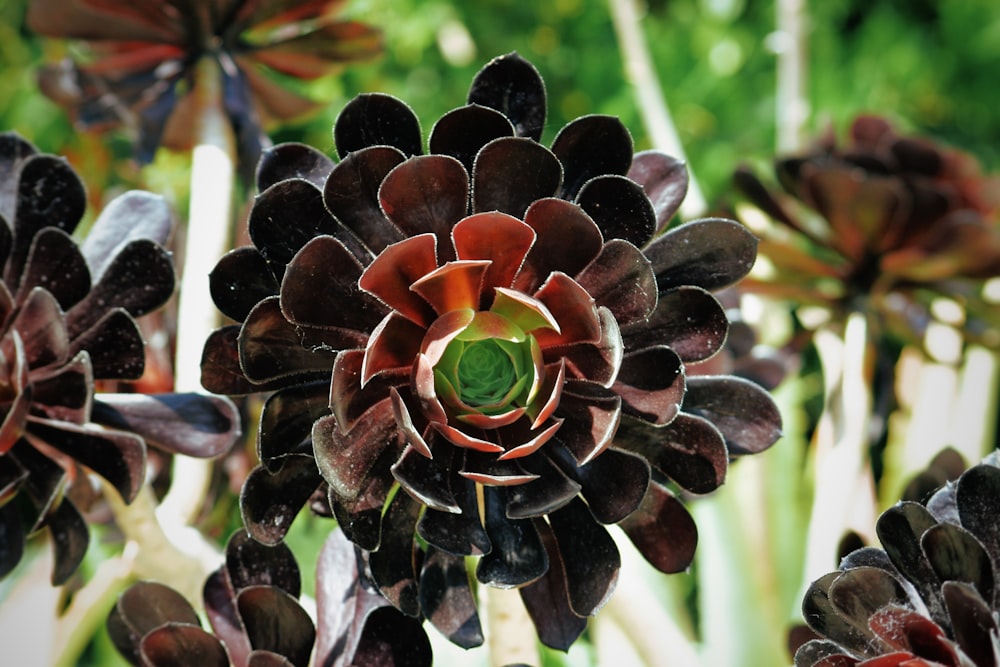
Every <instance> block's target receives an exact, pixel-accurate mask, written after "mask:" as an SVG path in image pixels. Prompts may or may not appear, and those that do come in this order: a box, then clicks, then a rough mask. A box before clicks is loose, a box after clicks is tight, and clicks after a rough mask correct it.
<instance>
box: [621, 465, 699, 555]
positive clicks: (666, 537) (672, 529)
mask: <svg viewBox="0 0 1000 667" xmlns="http://www.w3.org/2000/svg"><path fill="white" fill-rule="evenodd" d="M618 525H620V526H621V527H622V529H623V530H624V531H625V534H626V535H628V537H629V539H630V540H632V543H633V544H634V545H635V546H636V548H637V549H638V550H639V553H641V554H642V555H643V557H644V558H645V559H646V560H647V561H649V563H650V565H652V566H653V567H655V568H656V569H658V570H659V571H661V572H666V573H667V574H672V573H674V572H683V571H684V570H686V569H687V568H688V566H689V565H691V561H692V560H694V552H695V547H696V546H697V545H698V528H697V526H695V523H694V519H692V518H691V515H690V514H688V511H687V509H685V508H684V505H682V504H681V502H680V501H679V500H677V498H676V497H674V495H673V494H672V493H670V491H668V490H667V489H665V488H664V487H662V486H660V485H659V484H656V483H655V482H651V483H650V485H649V488H648V489H647V491H646V495H645V497H644V498H643V500H642V504H641V505H640V506H639V509H637V510H636V511H635V512H633V513H632V514H631V515H629V516H628V517H626V518H625V519H623V520H622V521H621V522H619V524H618Z"/></svg>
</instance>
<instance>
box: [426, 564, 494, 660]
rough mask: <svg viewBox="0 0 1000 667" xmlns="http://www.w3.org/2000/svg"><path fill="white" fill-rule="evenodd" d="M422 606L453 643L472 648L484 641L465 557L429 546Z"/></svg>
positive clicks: (435, 624)
mask: <svg viewBox="0 0 1000 667" xmlns="http://www.w3.org/2000/svg"><path fill="white" fill-rule="evenodd" d="M420 609H421V611H422V612H423V614H424V615H425V616H426V617H427V620H428V621H430V622H431V625H433V626H434V627H435V628H437V629H438V630H439V631H440V632H441V633H442V634H443V635H444V636H445V637H447V638H448V639H449V640H451V642H452V643H453V644H456V645H458V646H461V647H462V648H465V649H469V648H473V647H476V646H479V645H481V644H482V643H483V629H482V626H481V625H480V623H479V614H478V613H476V601H475V598H474V597H473V595H472V590H471V588H470V587H469V574H468V572H467V571H466V569H465V560H464V559H463V558H462V557H460V556H453V555H451V554H448V553H445V552H444V551H440V550H438V549H435V548H433V547H431V548H429V549H428V551H427V557H426V558H425V559H424V564H423V567H422V569H421V571H420Z"/></svg>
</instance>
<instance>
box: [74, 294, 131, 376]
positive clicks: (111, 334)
mask: <svg viewBox="0 0 1000 667" xmlns="http://www.w3.org/2000/svg"><path fill="white" fill-rule="evenodd" d="M84 350H86V352H87V354H88V355H89V356H90V363H91V366H92V367H93V369H94V377H95V378H98V379H101V380H138V379H139V378H141V377H142V374H143V371H144V370H145V368H146V358H145V342H144V341H143V337H142V332H141V331H139V326H138V325H137V324H136V322H135V320H134V319H132V316H131V315H129V314H128V312H126V311H125V310H124V309H122V308H115V309H114V310H111V311H109V312H108V313H106V314H105V315H104V317H102V318H101V319H99V320H98V321H97V322H95V323H94V325H93V326H92V327H90V328H89V329H87V330H86V331H83V332H81V333H80V334H79V335H78V336H76V337H75V338H74V339H73V340H72V341H70V344H69V354H70V356H71V357H72V356H76V355H77V354H79V353H80V352H82V351H84Z"/></svg>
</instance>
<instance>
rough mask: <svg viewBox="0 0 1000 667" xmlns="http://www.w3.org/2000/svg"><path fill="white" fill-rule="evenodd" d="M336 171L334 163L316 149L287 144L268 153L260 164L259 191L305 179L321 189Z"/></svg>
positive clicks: (298, 144) (270, 149)
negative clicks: (297, 179)
mask: <svg viewBox="0 0 1000 667" xmlns="http://www.w3.org/2000/svg"><path fill="white" fill-rule="evenodd" d="M331 169H333V160H331V159H330V158H328V157H327V156H326V155H324V154H323V153H320V152H319V151H318V150H316V149H315V148H313V147H312V146H307V145H306V144H300V143H296V142H287V143H283V144H278V145H277V146H272V147H271V148H268V149H266V150H264V151H263V152H262V153H261V155H260V161H259V162H258V163H257V174H256V182H257V190H258V191H259V192H264V191H265V190H267V189H268V188H269V187H271V186H272V185H274V184H275V183H277V182H278V181H283V180H285V179H287V178H304V179H305V180H307V181H309V182H310V183H312V184H313V185H315V186H316V187H317V188H322V187H323V182H324V181H325V180H326V177H327V176H328V175H329V174H330V170H331Z"/></svg>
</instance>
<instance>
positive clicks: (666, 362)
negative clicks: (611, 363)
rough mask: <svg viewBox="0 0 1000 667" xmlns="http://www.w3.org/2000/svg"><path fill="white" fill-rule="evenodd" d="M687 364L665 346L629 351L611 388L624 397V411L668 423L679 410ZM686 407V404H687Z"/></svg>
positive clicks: (649, 419)
mask: <svg viewBox="0 0 1000 667" xmlns="http://www.w3.org/2000/svg"><path fill="white" fill-rule="evenodd" d="M689 384H690V381H689V380H686V379H685V377H684V364H683V363H682V362H681V360H680V358H679V357H678V356H677V354H676V353H675V352H674V351H673V350H671V349H670V348H669V347H667V346H665V345H658V346H656V347H649V348H646V349H644V350H640V351H638V352H633V353H627V354H625V356H624V357H623V358H622V366H621V371H620V372H619V373H618V379H617V380H616V381H615V383H614V384H613V385H612V386H611V388H612V389H613V390H614V391H615V392H616V393H618V395H620V396H621V398H622V411H623V412H624V413H625V414H630V415H633V416H636V417H640V418H641V419H645V420H646V421H648V422H651V423H653V424H668V423H670V421H671V420H673V418H674V417H676V416H677V412H678V410H679V409H680V403H681V400H682V399H683V398H684V391H685V386H686V385H689ZM685 407H686V406H685Z"/></svg>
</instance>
